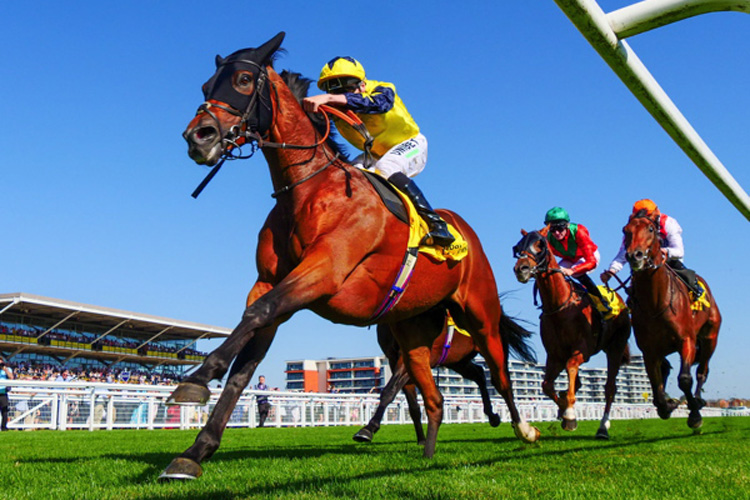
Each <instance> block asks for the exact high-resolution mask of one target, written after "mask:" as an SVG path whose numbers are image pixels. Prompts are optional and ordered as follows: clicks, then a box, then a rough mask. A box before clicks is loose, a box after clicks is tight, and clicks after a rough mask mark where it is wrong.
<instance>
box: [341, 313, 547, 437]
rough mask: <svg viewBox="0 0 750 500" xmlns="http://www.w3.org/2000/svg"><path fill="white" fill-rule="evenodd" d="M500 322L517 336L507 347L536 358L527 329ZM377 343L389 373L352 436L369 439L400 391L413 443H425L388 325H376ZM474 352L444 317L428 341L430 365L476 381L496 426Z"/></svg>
mask: <svg viewBox="0 0 750 500" xmlns="http://www.w3.org/2000/svg"><path fill="white" fill-rule="evenodd" d="M501 321H508V326H507V329H506V330H504V331H506V332H508V334H509V335H513V336H514V337H515V338H516V339H517V340H516V341H515V342H510V346H511V349H514V346H522V347H523V348H524V349H523V350H522V351H520V352H516V355H517V356H518V357H519V358H521V359H523V360H525V361H529V362H535V361H536V357H535V355H534V352H533V351H532V350H531V349H530V348H529V347H528V346H527V345H526V344H525V343H523V342H522V339H523V338H527V337H529V336H531V332H528V331H526V330H525V329H523V328H521V327H520V325H518V324H517V323H515V322H514V321H512V320H511V318H510V317H509V316H508V315H503V316H502V319H501ZM378 344H380V348H381V349H382V350H383V353H384V354H385V355H386V357H387V358H388V362H389V364H390V366H391V371H392V372H393V374H392V376H391V378H390V380H388V383H387V384H386V386H385V387H384V388H383V390H382V392H381V393H380V404H379V405H378V408H377V409H376V410H375V414H374V415H373V416H372V418H371V419H370V421H369V422H368V424H367V425H366V426H364V427H362V428H361V429H360V430H359V431H357V433H356V434H354V438H353V439H354V440H355V441H358V442H361V443H369V442H372V439H373V436H374V435H375V433H376V432H378V430H380V422H381V421H382V420H383V416H384V415H385V410H386V409H387V408H388V405H389V404H391V403H392V402H393V400H394V399H395V397H396V395H397V394H398V391H400V390H403V392H404V395H405V396H406V403H407V405H408V408H409V416H410V417H411V419H412V422H413V423H414V430H415V431H416V433H417V443H419V444H422V445H423V444H424V443H425V435H424V430H423V429H422V412H421V410H420V408H419V403H418V402H417V393H416V388H415V386H414V382H412V381H411V380H410V379H409V374H408V373H406V368H405V367H404V361H403V358H402V356H401V350H400V349H399V346H398V343H397V342H396V339H395V338H394V336H393V334H392V333H391V330H390V328H389V327H388V325H385V324H381V325H378ZM476 355H477V350H476V347H475V346H474V341H472V339H471V337H469V336H467V335H465V334H463V333H461V332H458V331H457V330H456V328H455V327H454V325H451V324H449V322H448V318H447V317H446V324H445V327H444V328H443V331H442V333H441V334H440V336H439V337H438V338H437V339H435V342H434V343H433V344H432V351H431V353H430V366H431V367H432V368H435V367H438V366H445V367H446V368H450V369H451V370H453V371H455V372H456V373H458V374H459V375H461V376H463V377H464V378H466V379H469V380H471V381H472V382H474V383H475V384H477V387H479V393H480V395H481V396H482V406H483V409H484V414H485V415H487V418H488V419H489V421H490V425H491V426H492V427H497V426H498V425H500V417H499V416H498V415H497V414H496V413H495V412H494V411H493V410H492V401H491V400H490V394H489V392H488V391H487V379H486V377H485V374H484V369H483V368H482V367H481V366H479V365H478V364H476V363H474V362H473V359H474V358H475V357H476Z"/></svg>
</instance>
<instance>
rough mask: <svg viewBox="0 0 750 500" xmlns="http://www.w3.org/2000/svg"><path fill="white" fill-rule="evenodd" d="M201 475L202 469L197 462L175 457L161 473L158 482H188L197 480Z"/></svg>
mask: <svg viewBox="0 0 750 500" xmlns="http://www.w3.org/2000/svg"><path fill="white" fill-rule="evenodd" d="M201 474H203V469H202V468H201V466H200V464H199V463H198V462H195V461H193V460H190V459H189V458H183V457H177V458H175V459H174V460H172V463H170V464H169V465H168V466H167V468H166V469H164V472H162V473H161V475H160V476H159V482H162V483H165V482H168V481H190V480H193V479H198V478H199V477H200V476H201Z"/></svg>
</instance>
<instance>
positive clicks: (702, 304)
mask: <svg viewBox="0 0 750 500" xmlns="http://www.w3.org/2000/svg"><path fill="white" fill-rule="evenodd" d="M698 284H699V285H700V286H701V288H703V293H702V294H700V296H698V297H696V296H695V293H694V292H693V291H692V290H690V292H689V293H690V301H691V303H690V309H692V310H693V311H702V310H703V309H706V308H709V307H711V303H710V302H709V301H708V299H707V298H706V295H708V294H707V293H706V284H705V283H703V282H702V281H701V280H698Z"/></svg>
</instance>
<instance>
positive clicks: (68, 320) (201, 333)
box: [0, 293, 232, 364]
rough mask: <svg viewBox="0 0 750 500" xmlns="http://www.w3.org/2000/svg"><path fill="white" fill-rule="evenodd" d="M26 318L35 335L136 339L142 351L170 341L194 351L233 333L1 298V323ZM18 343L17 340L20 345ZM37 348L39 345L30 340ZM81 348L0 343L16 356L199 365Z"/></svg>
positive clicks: (34, 299)
mask: <svg viewBox="0 0 750 500" xmlns="http://www.w3.org/2000/svg"><path fill="white" fill-rule="evenodd" d="M18 317H22V318H23V323H24V324H26V325H28V326H30V327H34V328H36V329H39V328H41V329H43V330H46V331H45V332H43V333H41V334H40V338H41V336H44V335H45V334H46V333H48V332H50V331H53V330H56V329H62V330H73V329H74V326H75V327H76V328H75V329H83V330H84V331H87V332H89V333H94V334H97V333H99V334H100V335H101V337H100V338H107V337H110V336H123V337H128V338H131V339H138V340H139V341H140V342H142V344H141V345H146V344H147V343H148V342H161V341H170V340H185V339H187V340H190V341H192V342H190V345H191V346H192V347H193V348H194V347H195V345H194V342H195V341H197V340H198V339H210V338H221V337H227V336H228V335H229V334H230V333H231V332H232V330H231V329H229V328H222V327H219V326H210V325H203V324H200V323H193V322H190V321H181V320H176V319H169V318H162V317H160V316H152V315H149V314H141V313H135V312H130V311H123V310H119V309H111V308H108V307H101V306H93V305H89V304H81V303H78V302H71V301H67V300H61V299H53V298H49V297H41V296H38V295H30V294H26V293H10V294H0V321H3V320H5V321H10V322H14V321H16V319H15V318H18ZM16 340H18V339H16ZM32 340H33V343H36V340H34V339H32ZM77 347H78V346H73V345H60V346H55V347H50V346H45V345H41V343H39V344H37V345H22V346H20V347H19V346H18V343H12V342H10V341H3V342H0V349H2V350H6V351H14V350H15V349H16V348H18V351H17V352H21V351H25V352H38V353H43V354H50V355H52V354H56V355H62V356H70V357H75V356H83V357H87V358H95V359H109V360H111V361H114V362H116V361H119V360H131V361H135V362H144V363H146V362H147V363H152V364H153V363H155V362H157V363H159V364H164V363H166V364H195V363H196V362H197V360H186V359H169V360H154V359H152V358H149V357H148V356H141V355H138V354H135V353H133V354H128V355H122V354H117V353H109V352H93V351H92V350H91V348H90V347H89V348H86V349H79V348H77Z"/></svg>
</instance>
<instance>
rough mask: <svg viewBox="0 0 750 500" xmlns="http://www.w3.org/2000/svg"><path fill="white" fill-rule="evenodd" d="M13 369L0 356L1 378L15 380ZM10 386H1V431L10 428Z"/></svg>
mask: <svg viewBox="0 0 750 500" xmlns="http://www.w3.org/2000/svg"><path fill="white" fill-rule="evenodd" d="M13 378H14V376H13V370H11V368H10V367H9V366H8V365H6V364H5V360H4V359H2V358H0V380H13ZM8 390H9V389H8V387H7V386H0V414H2V421H1V422H0V431H7V430H8Z"/></svg>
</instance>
